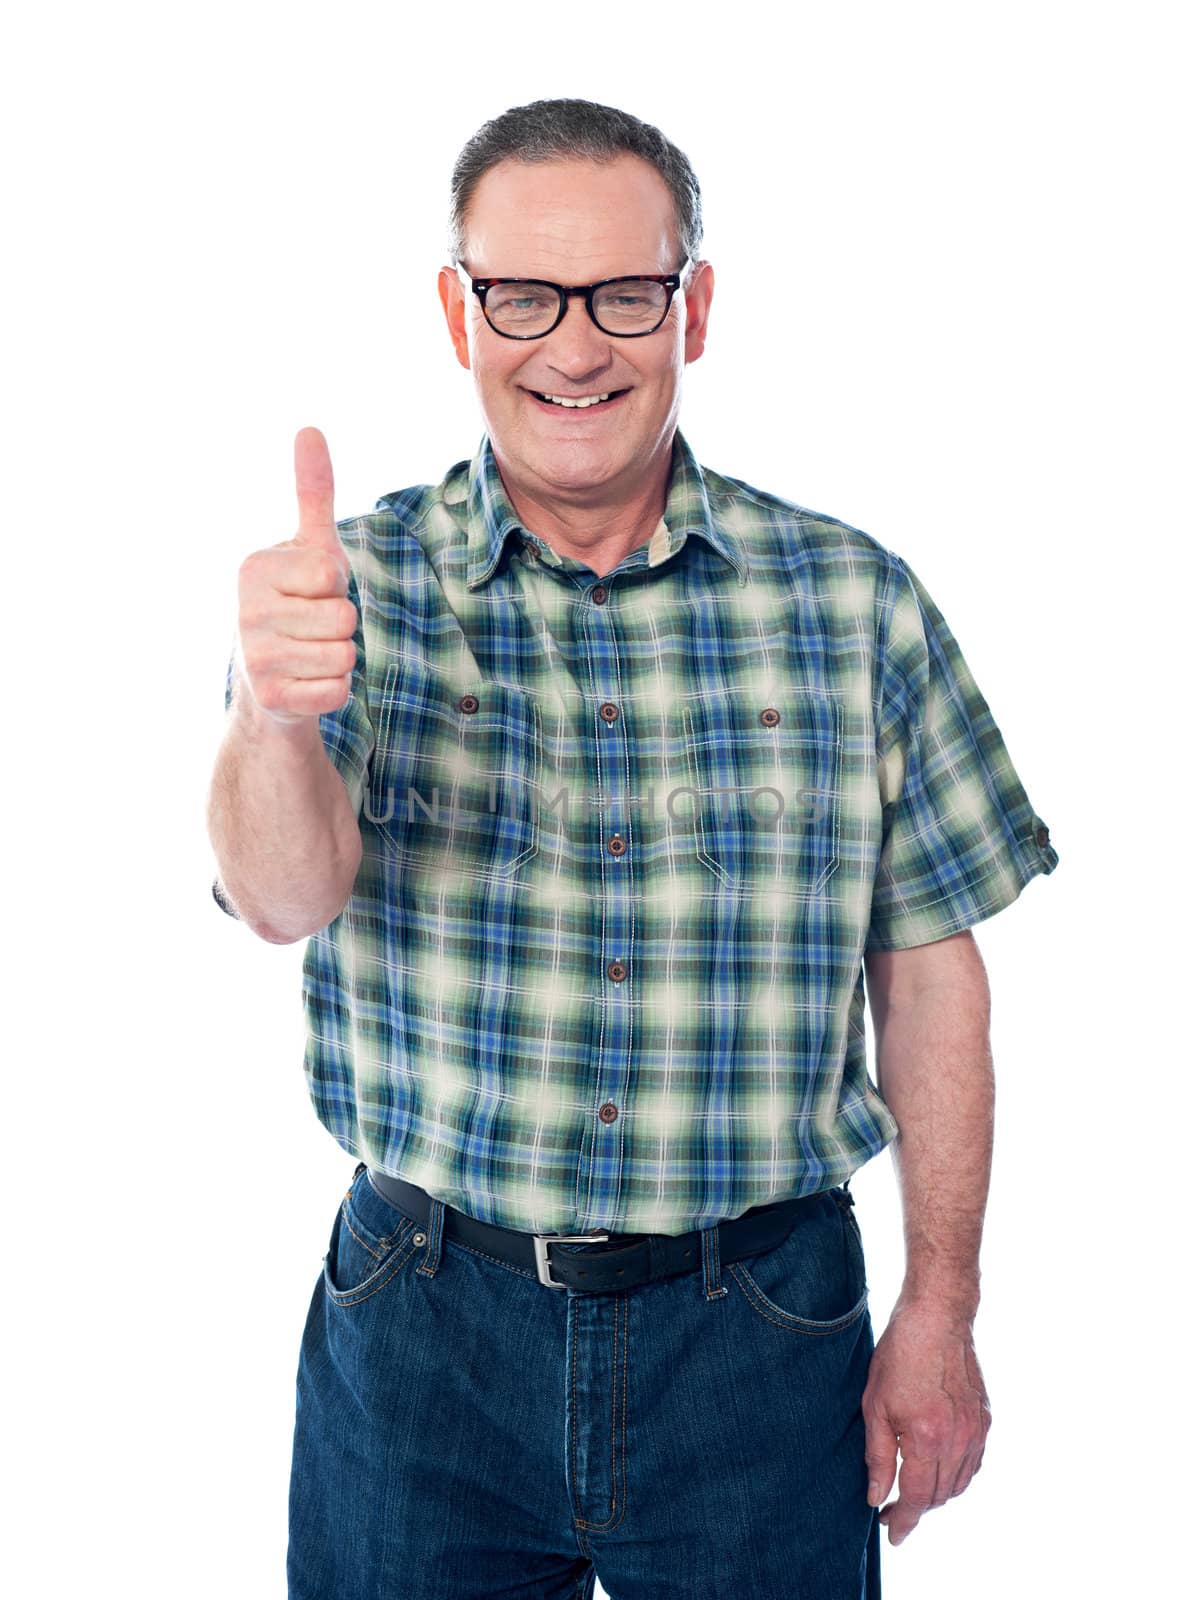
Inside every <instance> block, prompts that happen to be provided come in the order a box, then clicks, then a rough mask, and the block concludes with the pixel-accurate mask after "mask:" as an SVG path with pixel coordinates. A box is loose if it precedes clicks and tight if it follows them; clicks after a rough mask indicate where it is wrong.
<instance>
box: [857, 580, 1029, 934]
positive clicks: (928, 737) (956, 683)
mask: <svg viewBox="0 0 1180 1600" xmlns="http://www.w3.org/2000/svg"><path fill="white" fill-rule="evenodd" d="M892 561H893V563H894V569H893V572H892V575H891V585H890V589H891V596H892V598H891V602H890V601H887V602H886V606H885V614H884V620H883V624H882V629H881V646H880V659H879V661H878V684H879V691H878V698H877V705H876V718H877V771H878V779H879V783H880V789H881V804H882V812H883V824H882V827H883V838H882V845H881V855H880V860H879V863H878V867H877V875H876V880H875V883H874V886H873V899H872V910H871V915H870V920H869V929H868V934H867V937H866V940H865V949H866V950H904V949H908V948H910V947H911V946H914V945H920V944H929V943H931V942H933V941H934V940H937V939H944V938H946V937H948V936H949V935H950V934H952V933H958V932H960V931H961V930H962V929H964V928H969V927H971V926H972V925H973V924H974V923H977V922H982V921H983V920H984V918H985V917H990V916H993V915H994V914H995V912H997V911H1000V910H1002V909H1003V907H1004V906H1007V905H1010V904H1011V903H1012V901H1014V900H1015V899H1016V897H1017V896H1018V895H1019V894H1020V891H1021V890H1022V889H1023V888H1024V886H1025V884H1026V883H1028V882H1029V880H1030V879H1031V878H1033V877H1035V876H1036V874H1037V873H1040V872H1046V873H1048V872H1052V871H1053V869H1054V867H1055V866H1056V865H1057V859H1058V858H1057V852H1056V851H1055V850H1054V849H1053V847H1052V846H1051V845H1050V843H1049V829H1048V827H1047V825H1046V824H1045V822H1044V820H1043V819H1042V818H1041V817H1040V816H1038V815H1037V813H1036V812H1035V811H1034V810H1033V808H1032V805H1031V803H1030V801H1029V798H1028V795H1027V794H1026V792H1025V789H1024V786H1023V784H1022V783H1021V781H1020V778H1019V777H1018V776H1017V773H1016V769H1015V768H1014V767H1013V765H1012V761H1011V758H1010V757H1009V755H1008V751H1007V749H1006V748H1005V745H1004V741H1003V739H1002V738H1001V736H1000V731H999V729H998V728H997V726H996V724H995V721H994V719H993V717H992V715H991V712H990V710H989V709H988V705H987V702H986V700H985V699H984V698H983V695H982V693H981V692H980V689H979V686H978V684H977V683H976V682H975V679H974V678H973V677H972V675H971V672H970V669H969V668H968V666H967V663H966V661H965V660H964V658H963V653H962V651H961V650H960V648H959V645H958V642H957V641H956V639H955V637H954V635H953V634H952V633H951V631H950V628H949V627H948V626H947V623H946V619H945V618H944V617H943V615H942V613H941V612H940V611H939V609H938V607H937V606H936V605H935V603H934V601H933V600H932V599H931V597H930V595H929V593H928V592H927V590H926V589H925V587H924V586H923V584H922V583H921V581H920V580H919V579H918V577H917V575H916V574H915V573H914V572H913V571H912V570H911V569H910V568H909V567H908V566H907V564H906V563H905V562H904V561H902V559H901V558H900V557H899V556H893V557H892Z"/></svg>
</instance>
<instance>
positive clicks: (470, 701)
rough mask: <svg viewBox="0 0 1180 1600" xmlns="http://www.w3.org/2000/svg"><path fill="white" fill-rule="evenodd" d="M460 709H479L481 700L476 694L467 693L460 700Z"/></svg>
mask: <svg viewBox="0 0 1180 1600" xmlns="http://www.w3.org/2000/svg"><path fill="white" fill-rule="evenodd" d="M459 710H460V711H478V710H479V701H478V700H477V699H476V698H475V696H474V695H473V694H465V695H464V696H463V698H462V700H460V701H459Z"/></svg>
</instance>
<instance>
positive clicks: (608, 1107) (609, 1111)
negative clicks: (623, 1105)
mask: <svg viewBox="0 0 1180 1600" xmlns="http://www.w3.org/2000/svg"><path fill="white" fill-rule="evenodd" d="M618 1115H619V1108H618V1106H614V1105H612V1104H611V1103H610V1101H609V1100H608V1101H607V1102H606V1104H605V1105H604V1106H599V1108H598V1116H599V1120H600V1121H602V1122H614V1121H615V1120H616V1118H617V1117H618Z"/></svg>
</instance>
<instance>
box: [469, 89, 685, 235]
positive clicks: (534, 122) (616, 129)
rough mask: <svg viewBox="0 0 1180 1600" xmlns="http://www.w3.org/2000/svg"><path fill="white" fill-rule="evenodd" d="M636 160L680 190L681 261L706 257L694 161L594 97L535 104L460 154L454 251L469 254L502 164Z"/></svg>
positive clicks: (492, 125)
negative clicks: (476, 198)
mask: <svg viewBox="0 0 1180 1600" xmlns="http://www.w3.org/2000/svg"><path fill="white" fill-rule="evenodd" d="M621 155H635V156H640V157H642V159H643V160H644V161H648V162H650V163H651V165H652V166H653V167H654V168H655V169H656V171H657V172H658V173H659V174H660V176H661V178H663V180H664V182H665V183H666V184H667V185H668V188H669V189H670V190H671V192H672V199H673V201H674V202H675V206H676V220H677V228H678V234H679V240H680V259H681V260H682V261H683V260H685V259H686V258H687V259H691V260H693V261H695V260H697V259H698V257H699V254H700V248H701V238H702V224H701V187H700V184H699V183H698V182H697V176H696V173H695V172H694V171H693V170H692V167H691V166H690V164H689V161H688V157H687V156H686V155H685V154H684V153H683V151H681V150H678V149H677V148H676V146H675V145H674V144H673V143H672V142H671V140H670V139H667V138H665V136H664V135H663V134H662V133H661V132H660V130H659V129H658V128H654V127H652V126H651V124H650V123H647V122H640V120H639V118H638V117H633V116H630V115H629V114H628V113H627V112H626V111H618V110H616V109H615V108H614V107H613V106H602V105H598V104H597V103H596V102H595V101H593V100H533V101H532V102H530V104H529V105H527V106H513V107H512V108H511V109H510V110H508V111H505V112H503V113H502V114H501V115H500V116H498V117H494V118H492V120H491V121H490V122H485V123H484V124H483V126H482V127H481V128H480V129H479V130H478V131H477V132H476V133H474V134H473V135H472V137H471V138H470V139H468V141H467V143H466V144H465V145H464V146H463V148H462V150H461V151H460V152H459V159H458V160H457V161H456V163H455V170H454V172H453V173H452V175H451V209H450V219H449V227H448V233H447V252H448V254H449V256H450V259H451V262H452V265H453V264H455V263H456V262H458V261H459V259H460V258H461V257H462V255H463V252H464V234H463V230H464V226H465V224H466V221H467V211H468V207H469V206H470V204H471V197H472V195H473V194H474V192H475V186H476V184H477V183H478V182H479V180H480V179H481V178H482V177H483V175H484V173H485V172H487V171H488V170H489V169H490V168H491V167H494V166H495V165H496V164H497V163H498V162H500V161H577V160H582V161H599V162H602V163H603V164H605V163H606V162H608V161H612V160H614V158H615V157H616V156H621Z"/></svg>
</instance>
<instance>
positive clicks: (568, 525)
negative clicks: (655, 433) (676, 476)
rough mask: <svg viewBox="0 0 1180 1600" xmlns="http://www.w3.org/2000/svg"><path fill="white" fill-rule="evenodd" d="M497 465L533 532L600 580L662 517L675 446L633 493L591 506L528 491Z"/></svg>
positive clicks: (576, 499)
mask: <svg viewBox="0 0 1180 1600" xmlns="http://www.w3.org/2000/svg"><path fill="white" fill-rule="evenodd" d="M496 466H497V468H498V470H499V473H500V480H501V482H502V483H503V485H504V488H505V491H506V492H507V495H508V498H509V500H511V502H512V505H513V508H514V510H515V511H516V514H517V516H518V517H519V518H520V520H521V521H522V522H523V523H524V525H525V527H526V528H527V529H528V530H529V532H530V533H535V534H536V535H537V537H538V538H541V539H544V541H545V543H546V544H547V545H549V546H550V548H551V549H553V550H556V552H557V554H558V555H560V556H570V557H572V558H573V559H574V560H575V561H582V562H584V563H585V564H586V565H587V566H588V567H589V568H590V569H591V571H592V572H595V573H597V574H598V576H599V577H602V576H603V574H604V573H607V572H610V571H611V570H612V569H613V568H614V567H617V566H618V564H619V562H620V561H622V560H624V559H625V558H626V557H627V556H629V555H630V554H631V552H632V550H638V548H639V546H640V545H641V544H644V543H645V542H646V541H647V540H648V539H650V538H651V536H652V534H653V533H654V532H655V530H656V528H657V527H658V525H659V521H660V518H661V517H662V516H663V515H664V508H665V506H666V505H667V501H668V481H669V479H670V477H671V475H672V446H671V445H670V444H669V446H668V448H667V449H666V450H665V451H663V452H662V454H661V456H660V457H659V459H658V460H657V461H656V462H655V464H654V465H653V467H652V468H651V470H650V471H648V472H647V473H645V475H644V479H643V481H642V482H641V483H640V484H639V485H638V486H636V487H634V488H631V489H630V490H628V489H624V490H622V491H620V492H619V493H618V494H616V495H610V494H607V495H606V496H604V497H602V498H598V499H596V500H594V501H593V502H589V501H587V500H586V498H585V497H584V496H580V495H577V494H571V495H570V496H568V497H567V496H562V495H561V494H560V492H553V491H551V490H550V489H549V487H548V485H546V486H545V492H544V494H541V493H538V492H534V491H531V490H530V489H528V488H527V487H526V486H525V485H524V484H523V483H522V482H521V481H520V480H519V479H518V478H517V477H516V476H515V475H514V474H513V472H512V469H511V468H506V467H505V466H504V465H503V464H502V463H501V462H500V461H499V460H498V459H497V461H496Z"/></svg>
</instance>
